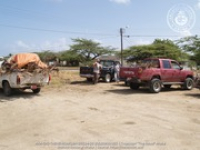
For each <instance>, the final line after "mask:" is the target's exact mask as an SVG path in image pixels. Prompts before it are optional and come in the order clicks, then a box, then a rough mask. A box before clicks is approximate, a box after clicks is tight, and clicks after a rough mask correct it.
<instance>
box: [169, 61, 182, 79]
mask: <svg viewBox="0 0 200 150" xmlns="http://www.w3.org/2000/svg"><path fill="white" fill-rule="evenodd" d="M171 66H172V70H173V72H172V81H174V82H180V81H181V78H182V77H181V70H182V69H181V67H180V65H179V63H178V62H176V61H171Z"/></svg>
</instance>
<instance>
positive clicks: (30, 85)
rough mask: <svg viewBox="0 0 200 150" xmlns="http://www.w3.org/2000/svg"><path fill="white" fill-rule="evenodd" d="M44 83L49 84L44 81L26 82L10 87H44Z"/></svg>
mask: <svg viewBox="0 0 200 150" xmlns="http://www.w3.org/2000/svg"><path fill="white" fill-rule="evenodd" d="M46 85H49V83H47V82H45V83H31V84H30V83H27V84H19V85H17V86H14V87H12V88H14V89H33V88H36V87H37V88H41V87H44V86H46Z"/></svg>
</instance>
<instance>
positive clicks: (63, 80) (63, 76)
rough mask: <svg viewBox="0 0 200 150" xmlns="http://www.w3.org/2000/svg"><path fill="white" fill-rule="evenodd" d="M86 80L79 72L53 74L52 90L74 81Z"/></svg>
mask: <svg viewBox="0 0 200 150" xmlns="http://www.w3.org/2000/svg"><path fill="white" fill-rule="evenodd" d="M82 80H84V79H83V78H81V77H80V76H79V72H78V71H59V72H55V71H53V72H51V82H50V86H49V87H51V88H59V87H62V86H65V85H66V84H70V83H71V82H73V81H82Z"/></svg>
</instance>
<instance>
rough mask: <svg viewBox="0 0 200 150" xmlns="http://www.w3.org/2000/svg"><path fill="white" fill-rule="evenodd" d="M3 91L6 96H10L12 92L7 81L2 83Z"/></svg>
mask: <svg viewBox="0 0 200 150" xmlns="http://www.w3.org/2000/svg"><path fill="white" fill-rule="evenodd" d="M3 92H4V94H5V95H6V96H10V95H11V94H12V88H11V87H10V84H9V83H8V82H7V81H5V82H4V83H3Z"/></svg>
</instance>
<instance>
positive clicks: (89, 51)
mask: <svg viewBox="0 0 200 150" xmlns="http://www.w3.org/2000/svg"><path fill="white" fill-rule="evenodd" d="M72 41H73V42H74V44H73V45H71V46H70V50H71V52H75V53H76V54H77V55H78V56H79V58H81V61H82V62H83V61H91V60H94V59H95V58H97V57H99V56H102V55H105V54H111V53H112V51H113V50H114V49H113V48H110V47H103V46H101V45H100V43H98V42H94V41H92V40H87V39H84V38H82V39H80V38H77V39H72Z"/></svg>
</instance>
